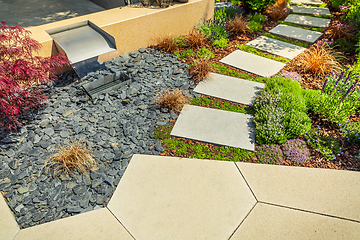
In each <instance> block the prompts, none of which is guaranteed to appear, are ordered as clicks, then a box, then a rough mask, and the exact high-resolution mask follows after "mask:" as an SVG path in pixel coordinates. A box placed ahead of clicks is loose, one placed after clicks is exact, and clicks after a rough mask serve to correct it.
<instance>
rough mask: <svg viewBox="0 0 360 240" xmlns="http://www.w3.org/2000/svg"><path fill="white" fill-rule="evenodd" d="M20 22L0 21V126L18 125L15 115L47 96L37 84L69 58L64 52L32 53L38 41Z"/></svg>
mask: <svg viewBox="0 0 360 240" xmlns="http://www.w3.org/2000/svg"><path fill="white" fill-rule="evenodd" d="M30 35H31V32H30V31H28V30H26V29H24V28H23V27H21V26H14V27H13V26H8V25H7V24H6V23H5V22H1V21H0V129H1V130H7V131H10V130H12V129H15V130H16V129H17V127H19V126H21V123H20V122H19V116H20V115H21V114H24V113H27V112H29V111H30V110H34V109H36V108H37V107H38V106H39V105H41V104H43V103H44V101H45V100H46V99H47V97H46V96H45V95H44V94H43V91H42V90H41V89H40V88H39V86H40V85H42V84H49V83H51V82H53V81H54V80H55V79H56V75H55V71H56V69H58V68H61V67H62V66H64V65H68V64H69V61H68V59H67V58H66V56H65V55H64V54H58V55H56V56H51V57H46V58H44V57H40V56H34V53H37V52H38V50H39V49H40V47H41V44H40V43H39V42H37V41H36V40H34V39H32V38H31V37H30Z"/></svg>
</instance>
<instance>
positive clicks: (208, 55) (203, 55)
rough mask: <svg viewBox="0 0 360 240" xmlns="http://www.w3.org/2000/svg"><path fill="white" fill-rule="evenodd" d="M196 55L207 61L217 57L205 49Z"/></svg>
mask: <svg viewBox="0 0 360 240" xmlns="http://www.w3.org/2000/svg"><path fill="white" fill-rule="evenodd" d="M196 55H197V56H198V57H200V58H206V59H211V58H214V57H215V54H214V53H213V52H211V51H210V50H209V49H207V48H205V47H203V48H201V49H200V50H198V51H197V52H196Z"/></svg>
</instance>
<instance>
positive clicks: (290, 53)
mask: <svg viewBox="0 0 360 240" xmlns="http://www.w3.org/2000/svg"><path fill="white" fill-rule="evenodd" d="M246 45H249V46H251V47H254V48H256V49H259V50H261V51H264V52H268V53H271V54H274V55H278V56H281V57H285V58H288V59H293V58H295V57H297V56H298V55H299V54H300V53H301V52H302V51H304V50H305V48H303V47H300V46H296V45H293V44H290V43H287V42H283V41H279V40H276V39H273V38H269V37H266V36H260V37H258V38H256V39H254V40H252V41H250V42H248V43H247V44H246Z"/></svg>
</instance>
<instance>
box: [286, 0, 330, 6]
mask: <svg viewBox="0 0 360 240" xmlns="http://www.w3.org/2000/svg"><path fill="white" fill-rule="evenodd" d="M291 4H309V5H310V4H311V5H319V4H324V3H323V2H322V1H320V0H291Z"/></svg>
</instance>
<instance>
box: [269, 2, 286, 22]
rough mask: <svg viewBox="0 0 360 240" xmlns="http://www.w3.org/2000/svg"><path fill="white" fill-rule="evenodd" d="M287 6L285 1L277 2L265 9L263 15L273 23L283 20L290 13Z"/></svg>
mask: <svg viewBox="0 0 360 240" xmlns="http://www.w3.org/2000/svg"><path fill="white" fill-rule="evenodd" d="M287 4H288V3H287V0H277V2H276V3H275V4H274V5H272V6H269V7H267V8H266V9H265V14H266V15H268V16H269V17H270V18H271V19H272V20H275V21H278V20H281V19H284V18H285V17H286V16H287V15H288V14H289V12H290V9H289V8H287Z"/></svg>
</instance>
